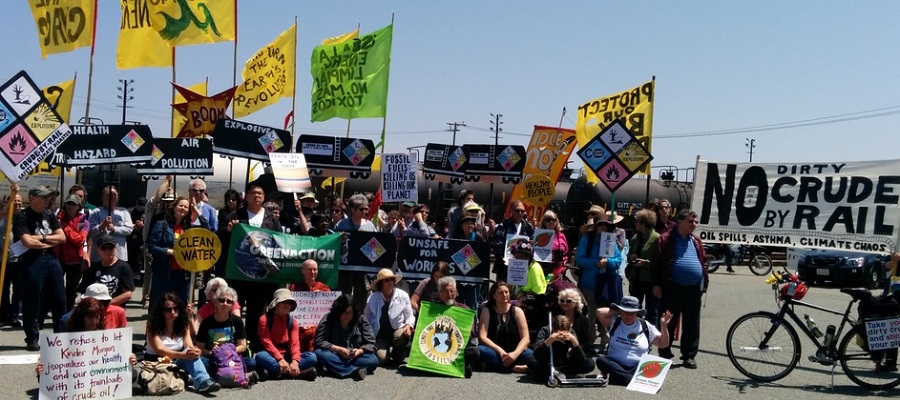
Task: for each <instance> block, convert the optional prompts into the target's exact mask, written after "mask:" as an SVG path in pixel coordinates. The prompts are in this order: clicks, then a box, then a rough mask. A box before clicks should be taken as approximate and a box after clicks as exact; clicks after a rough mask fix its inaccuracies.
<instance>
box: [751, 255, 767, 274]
mask: <svg viewBox="0 0 900 400" xmlns="http://www.w3.org/2000/svg"><path fill="white" fill-rule="evenodd" d="M750 272H753V274H754V275H759V276H764V275H768V274H769V272H772V258H770V257H769V256H768V255H766V254H762V253H760V254H755V255H754V256H753V257H752V258H751V259H750Z"/></svg>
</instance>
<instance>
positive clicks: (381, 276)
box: [369, 268, 403, 290]
mask: <svg viewBox="0 0 900 400" xmlns="http://www.w3.org/2000/svg"><path fill="white" fill-rule="evenodd" d="M385 279H393V280H394V283H397V282H400V279H403V277H402V276H400V275H395V274H394V271H391V270H390V269H388V268H384V269H382V270H381V271H378V275H375V281H373V282H372V284H371V285H369V287H370V288H371V289H372V290H378V289H377V287H378V282H381V281H383V280H385Z"/></svg>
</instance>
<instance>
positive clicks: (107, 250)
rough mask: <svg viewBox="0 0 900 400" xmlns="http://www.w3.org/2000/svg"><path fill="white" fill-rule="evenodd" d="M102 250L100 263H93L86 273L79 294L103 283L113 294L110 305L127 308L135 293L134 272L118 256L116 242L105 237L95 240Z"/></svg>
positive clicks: (95, 243)
mask: <svg viewBox="0 0 900 400" xmlns="http://www.w3.org/2000/svg"><path fill="white" fill-rule="evenodd" d="M94 245H95V246H97V248H98V249H100V261H98V262H95V263H92V264H91V267H90V268H88V270H87V271H85V272H84V277H83V278H82V279H81V285H80V286H79V287H78V292H79V293H85V290H86V289H87V287H88V286H89V285H91V284H94V283H102V284H103V285H106V287H107V288H108V289H109V293H111V294H112V300H111V301H110V304H112V305H116V306H121V307H125V303H128V301H130V300H131V295H132V293H133V292H134V272H133V271H132V270H131V266H130V265H128V263H126V262H125V261H122V260H120V259H119V258H118V256H117V255H116V247H117V245H116V240H115V239H113V238H112V237H110V236H108V235H103V236H100V237H98V238H97V239H95V240H94Z"/></svg>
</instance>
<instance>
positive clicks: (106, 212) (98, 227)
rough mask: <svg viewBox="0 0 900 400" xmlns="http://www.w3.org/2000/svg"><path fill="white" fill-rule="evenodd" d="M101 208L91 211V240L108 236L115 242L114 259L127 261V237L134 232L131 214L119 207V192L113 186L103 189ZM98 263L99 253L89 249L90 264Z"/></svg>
mask: <svg viewBox="0 0 900 400" xmlns="http://www.w3.org/2000/svg"><path fill="white" fill-rule="evenodd" d="M102 202H103V207H100V208H96V209H94V211H91V217H90V222H91V233H90V236H91V240H92V241H95V240H97V237H98V236H100V235H104V234H106V235H110V236H112V238H113V240H115V241H116V245H117V246H116V247H117V249H116V257H118V258H119V259H120V260H122V261H125V262H127V261H128V244H127V243H128V242H127V241H128V235H131V231H132V230H134V224H132V223H131V213H130V212H128V210H127V209H125V207H117V206H118V205H119V190H118V189H116V187H115V186H107V187H105V188H103V198H102ZM98 261H100V252H99V251H98V250H97V246H92V248H91V262H98Z"/></svg>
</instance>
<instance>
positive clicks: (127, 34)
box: [116, 0, 173, 69]
mask: <svg viewBox="0 0 900 400" xmlns="http://www.w3.org/2000/svg"><path fill="white" fill-rule="evenodd" d="M121 1H122V7H121V8H122V23H121V24H120V25H119V44H118V47H116V67H117V68H119V69H128V68H138V67H171V66H172V61H173V60H172V59H173V55H172V48H170V47H169V45H168V44H167V43H166V41H165V40H163V39H162V38H161V37H160V36H159V33H157V32H156V29H153V26H151V25H150V18H148V17H147V16H148V15H149V14H150V11H149V9H148V3H150V2H151V1H152V0H121Z"/></svg>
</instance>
